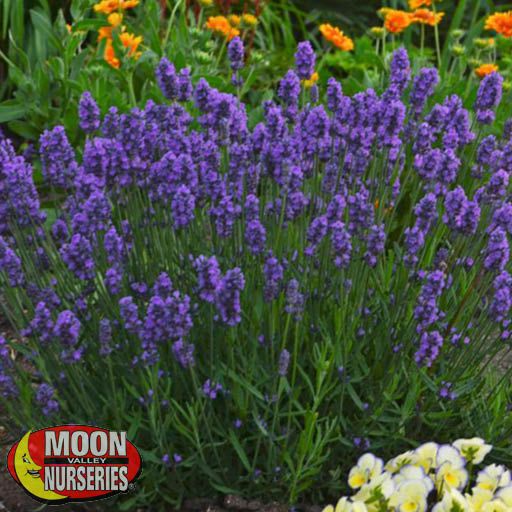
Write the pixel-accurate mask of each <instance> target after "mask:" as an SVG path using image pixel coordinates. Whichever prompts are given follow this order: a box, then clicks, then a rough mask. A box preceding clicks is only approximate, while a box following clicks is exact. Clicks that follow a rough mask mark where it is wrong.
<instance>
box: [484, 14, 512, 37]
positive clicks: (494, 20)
mask: <svg viewBox="0 0 512 512" xmlns="http://www.w3.org/2000/svg"><path fill="white" fill-rule="evenodd" d="M485 28H486V29H487V30H494V31H496V32H498V34H501V35H502V36H505V37H512V11H508V12H496V13H494V14H491V15H490V16H489V17H488V18H487V20H486V21H485Z"/></svg>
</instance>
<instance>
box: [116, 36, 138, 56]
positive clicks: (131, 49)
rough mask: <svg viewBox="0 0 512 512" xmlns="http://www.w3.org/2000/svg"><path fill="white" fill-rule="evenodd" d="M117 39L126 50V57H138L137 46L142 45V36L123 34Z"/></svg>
mask: <svg viewBox="0 0 512 512" xmlns="http://www.w3.org/2000/svg"><path fill="white" fill-rule="evenodd" d="M119 39H120V40H121V42H122V43H123V46H124V47H125V48H128V55H129V56H130V57H135V58H138V57H139V56H140V55H139V54H137V53H136V52H137V48H138V47H139V44H140V43H142V36H135V34H130V33H129V32H123V33H122V34H121V35H120V36H119Z"/></svg>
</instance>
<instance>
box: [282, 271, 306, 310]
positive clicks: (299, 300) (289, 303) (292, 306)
mask: <svg viewBox="0 0 512 512" xmlns="http://www.w3.org/2000/svg"><path fill="white" fill-rule="evenodd" d="M299 289H300V285H299V282H298V281H297V280H296V279H291V280H290V281H289V282H288V285H287V286H286V306H285V308H284V309H285V311H286V312H287V313H288V314H289V315H292V316H293V317H294V318H295V320H299V319H300V317H301V316H302V312H303V310H304V295H302V293H300V291H299Z"/></svg>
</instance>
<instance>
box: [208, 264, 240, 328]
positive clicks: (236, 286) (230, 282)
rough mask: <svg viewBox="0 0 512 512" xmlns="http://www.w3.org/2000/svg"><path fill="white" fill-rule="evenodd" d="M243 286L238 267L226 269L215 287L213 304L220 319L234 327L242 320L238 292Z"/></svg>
mask: <svg viewBox="0 0 512 512" xmlns="http://www.w3.org/2000/svg"><path fill="white" fill-rule="evenodd" d="M244 287H245V278H244V275H243V273H242V271H241V270H240V269H239V268H234V269H232V270H228V271H227V272H226V275H225V276H224V277H223V278H222V279H221V281H220V282H219V284H218V286H217V289H216V297H215V304H216V306H217V309H218V310H219V313H220V316H221V318H222V321H223V322H224V323H225V324H227V325H229V326H231V327H234V326H235V325H236V324H239V323H240V322H241V321H242V315H241V313H242V307H241V305H240V292H241V291H242V290H243V289H244Z"/></svg>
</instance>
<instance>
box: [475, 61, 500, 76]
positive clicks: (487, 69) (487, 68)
mask: <svg viewBox="0 0 512 512" xmlns="http://www.w3.org/2000/svg"><path fill="white" fill-rule="evenodd" d="M498 70H499V68H498V66H497V65H496V64H482V65H481V66H478V67H477V68H476V69H475V74H476V76H477V77H478V78H483V77H484V76H487V75H490V74H491V73H495V72H497V71H498Z"/></svg>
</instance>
